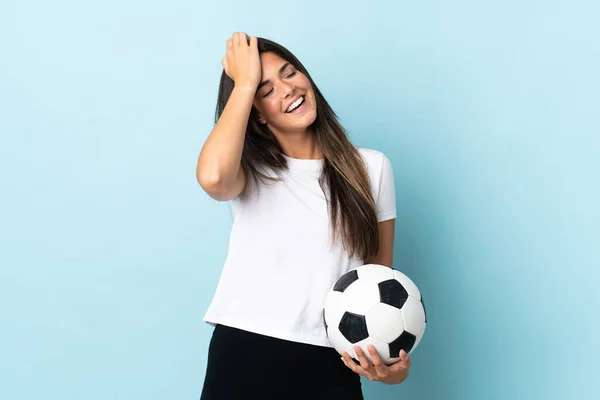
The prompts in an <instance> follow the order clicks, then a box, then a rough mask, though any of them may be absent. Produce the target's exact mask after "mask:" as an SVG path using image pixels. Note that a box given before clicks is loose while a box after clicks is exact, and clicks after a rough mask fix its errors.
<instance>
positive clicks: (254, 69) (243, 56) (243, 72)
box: [221, 32, 262, 89]
mask: <svg viewBox="0 0 600 400" xmlns="http://www.w3.org/2000/svg"><path fill="white" fill-rule="evenodd" d="M221 64H222V65H223V68H224V69H225V73H226V74H227V76H229V77H230V78H231V79H233V81H234V82H235V86H238V85H239V86H246V87H250V88H253V89H256V88H257V87H258V84H259V83H260V77H261V74H262V71H261V66H260V56H259V53H258V40H257V38H256V36H252V37H248V35H246V34H245V33H244V32H235V33H234V34H233V36H232V37H230V38H229V39H227V53H226V54H225V57H224V58H223V60H222V61H221Z"/></svg>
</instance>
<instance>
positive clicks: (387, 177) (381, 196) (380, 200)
mask: <svg viewBox="0 0 600 400" xmlns="http://www.w3.org/2000/svg"><path fill="white" fill-rule="evenodd" d="M375 204H376V212H377V222H381V221H385V220H388V219H394V218H396V188H395V185H394V171H393V169H392V163H391V162H390V160H389V159H388V158H387V157H386V156H385V155H383V162H382V165H381V173H380V176H379V190H378V193H377V198H376V199H375Z"/></svg>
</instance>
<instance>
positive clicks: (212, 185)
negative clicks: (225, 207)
mask: <svg viewBox="0 0 600 400" xmlns="http://www.w3.org/2000/svg"><path fill="white" fill-rule="evenodd" d="M196 180H197V181H198V184H200V186H201V187H202V189H203V190H204V191H205V192H206V194H208V195H209V196H210V197H211V198H212V199H215V200H218V201H227V200H231V198H232V196H230V195H229V190H228V188H227V185H225V184H224V183H223V181H222V180H221V179H220V178H219V177H215V176H205V175H202V174H198V173H196Z"/></svg>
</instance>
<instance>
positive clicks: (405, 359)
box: [400, 350, 411, 366]
mask: <svg viewBox="0 0 600 400" xmlns="http://www.w3.org/2000/svg"><path fill="white" fill-rule="evenodd" d="M400 361H402V362H403V363H404V364H406V365H407V366H410V365H411V360H410V354H408V353H407V352H406V351H404V350H400Z"/></svg>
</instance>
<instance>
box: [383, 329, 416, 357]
mask: <svg viewBox="0 0 600 400" xmlns="http://www.w3.org/2000/svg"><path fill="white" fill-rule="evenodd" d="M416 340H417V337H416V336H415V335H413V334H412V333H408V332H406V331H404V332H402V335H400V336H398V338H397V339H395V340H394V341H393V342H392V343H390V357H392V358H398V357H400V350H404V351H405V352H407V353H408V352H410V350H411V349H412V348H413V346H414V345H415V341H416Z"/></svg>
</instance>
